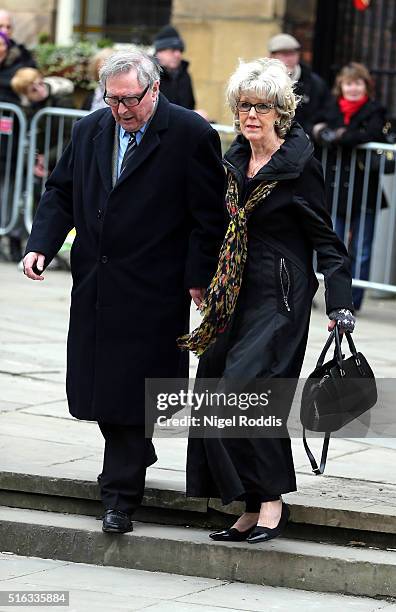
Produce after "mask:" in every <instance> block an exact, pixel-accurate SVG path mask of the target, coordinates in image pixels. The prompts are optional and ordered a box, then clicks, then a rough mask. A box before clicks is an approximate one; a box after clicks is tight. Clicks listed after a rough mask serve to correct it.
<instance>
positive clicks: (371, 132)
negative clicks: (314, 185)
mask: <svg viewBox="0 0 396 612" xmlns="http://www.w3.org/2000/svg"><path fill="white" fill-rule="evenodd" d="M323 118H324V121H325V123H327V125H328V126H329V127H330V128H332V129H337V128H341V127H343V128H345V132H344V133H343V135H342V136H341V138H340V139H339V140H338V141H337V142H336V143H334V145H333V146H332V147H330V148H329V150H328V155H327V163H326V167H325V184H326V200H327V204H328V207H329V210H332V207H333V194H334V189H335V185H338V196H337V214H339V215H340V216H341V217H345V216H346V214H347V205H348V194H349V185H350V180H351V172H352V170H353V169H354V183H353V194H352V213H353V214H355V213H359V212H360V209H361V206H362V201H363V188H364V177H365V167H366V163H368V158H366V152H365V151H358V152H357V156H356V163H355V164H354V168H353V166H352V150H353V148H354V147H356V146H358V145H360V144H364V143H366V142H383V141H384V134H383V128H384V124H385V109H384V108H383V106H381V104H379V103H378V102H376V101H375V100H368V102H366V104H364V105H363V106H362V107H361V108H360V110H359V111H358V112H357V113H355V114H354V115H352V117H351V121H350V123H349V124H348V125H345V124H344V116H343V114H342V113H341V110H340V108H339V106H338V103H337V101H336V100H333V103H332V105H330V107H329V108H328V111H327V113H326V114H325V115H324V117H323ZM372 155H375V153H374V152H373V153H372ZM337 163H339V164H340V173H339V178H338V177H337ZM378 185H379V172H378V170H377V171H376V170H375V168H374V165H373V162H370V173H369V180H368V185H367V201H366V208H367V210H375V209H376V206H377V193H378ZM385 205H386V203H385V199H384V198H381V206H382V207H384V206H385Z"/></svg>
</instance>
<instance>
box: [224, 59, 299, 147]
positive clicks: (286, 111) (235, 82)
mask: <svg viewBox="0 0 396 612" xmlns="http://www.w3.org/2000/svg"><path fill="white" fill-rule="evenodd" d="M248 93H250V94H253V95H254V96H255V97H257V98H259V99H260V100H263V101H265V102H270V103H271V104H275V110H276V112H277V113H278V120H277V121H278V123H277V124H276V125H275V130H276V133H277V134H278V136H279V137H280V138H284V137H285V136H286V134H287V132H288V131H289V130H290V126H291V123H292V120H293V117H294V115H295V111H296V108H297V104H298V102H299V99H300V98H299V97H298V96H296V94H295V93H294V91H293V81H292V80H291V78H290V77H289V75H288V73H287V68H286V66H285V64H284V63H283V62H281V61H280V60H278V59H274V58H269V57H263V58H259V59H256V60H253V61H251V62H245V61H243V60H239V66H238V67H237V69H236V70H235V72H234V74H232V75H231V77H230V79H229V81H228V86H227V90H226V98H227V103H228V105H229V107H230V109H231V111H232V113H233V114H234V128H235V130H236V131H237V132H238V133H240V131H241V130H240V124H239V118H238V110H237V103H238V101H239V99H240V97H241V95H242V94H248Z"/></svg>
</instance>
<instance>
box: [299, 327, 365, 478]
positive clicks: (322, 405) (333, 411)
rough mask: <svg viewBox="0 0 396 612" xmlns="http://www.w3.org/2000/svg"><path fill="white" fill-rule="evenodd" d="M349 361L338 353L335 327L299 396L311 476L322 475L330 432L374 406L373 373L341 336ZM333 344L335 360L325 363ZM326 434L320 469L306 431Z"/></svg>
mask: <svg viewBox="0 0 396 612" xmlns="http://www.w3.org/2000/svg"><path fill="white" fill-rule="evenodd" d="M344 334H345V336H346V339H347V341H348V345H349V349H350V351H351V353H352V356H351V357H348V359H345V356H344V355H343V354H342V352H341V341H342V337H343V334H340V332H339V329H338V327H337V326H336V327H335V328H334V329H333V330H332V332H331V333H330V335H329V337H328V339H327V342H326V344H325V345H324V347H323V350H322V352H321V354H320V357H319V359H318V362H317V364H316V368H315V369H314V371H313V372H312V373H311V374H310V375H309V377H308V378H307V380H306V382H305V384H304V387H303V391H302V396H301V409H300V420H301V424H302V426H303V443H304V448H305V451H306V453H307V455H308V458H309V460H310V463H311V466H312V471H313V472H314V474H317V475H318V474H323V472H324V470H325V466H326V459H327V451H328V448H329V440H330V435H331V432H333V431H338V430H339V429H341V427H343V426H344V425H347V423H350V422H351V421H353V420H354V419H356V418H357V417H359V416H360V415H361V414H363V413H364V412H366V411H367V410H369V409H370V408H372V407H373V406H374V405H375V403H376V402H377V386H376V383H375V378H374V374H373V371H372V369H371V368H370V366H369V364H368V362H367V359H366V358H365V356H364V355H363V354H362V353H358V352H357V351H356V347H355V344H354V342H353V340H352V337H351V334H350V333H349V332H344ZM333 341H335V349H334V357H333V359H331V360H330V361H327V362H326V363H324V360H325V357H326V353H327V351H328V350H329V348H330V346H331V345H332V343H333ZM306 429H308V430H310V431H316V432H323V433H324V434H325V437H324V441H323V448H322V457H321V461H320V468H319V467H318V465H317V463H316V461H315V458H314V456H313V454H312V452H311V450H310V448H309V446H308V444H307V440H306V436H305V431H306Z"/></svg>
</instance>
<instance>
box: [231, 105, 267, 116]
mask: <svg viewBox="0 0 396 612" xmlns="http://www.w3.org/2000/svg"><path fill="white" fill-rule="evenodd" d="M236 107H237V109H238V110H239V112H240V113H250V109H251V108H254V110H255V111H256V113H259V115H266V114H267V113H269V112H270V110H271V108H275V104H269V103H268V102H258V103H257V104H250V102H238V103H237V105H236Z"/></svg>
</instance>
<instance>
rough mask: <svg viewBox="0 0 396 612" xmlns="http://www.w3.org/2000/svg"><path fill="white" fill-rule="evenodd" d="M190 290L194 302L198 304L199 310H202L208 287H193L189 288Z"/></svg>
mask: <svg viewBox="0 0 396 612" xmlns="http://www.w3.org/2000/svg"><path fill="white" fill-rule="evenodd" d="M189 291H190V295H191V297H192V299H193V302H194V304H195V305H196V307H197V308H198V310H200V309H201V304H202V302H203V299H204V296H205V293H206V289H203V288H202V287H193V288H192V289H189Z"/></svg>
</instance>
